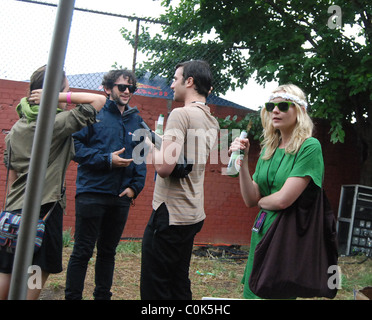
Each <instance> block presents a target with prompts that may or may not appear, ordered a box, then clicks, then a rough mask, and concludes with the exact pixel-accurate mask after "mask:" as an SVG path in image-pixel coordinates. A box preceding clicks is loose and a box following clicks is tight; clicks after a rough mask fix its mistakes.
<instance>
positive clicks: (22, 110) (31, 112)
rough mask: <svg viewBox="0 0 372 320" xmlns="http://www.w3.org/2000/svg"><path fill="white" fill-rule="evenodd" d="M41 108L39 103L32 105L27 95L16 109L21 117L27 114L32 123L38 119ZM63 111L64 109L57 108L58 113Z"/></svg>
mask: <svg viewBox="0 0 372 320" xmlns="http://www.w3.org/2000/svg"><path fill="white" fill-rule="evenodd" d="M39 108H40V106H39V105H38V104H34V105H30V104H29V103H28V101H27V98H26V97H25V98H22V99H21V102H20V103H19V105H18V106H17V108H16V110H17V113H18V116H19V117H20V118H22V116H25V117H26V119H27V121H28V122H29V123H30V122H32V121H36V119H37V115H38V114H39ZM62 111H63V110H62V109H60V108H57V113H59V112H62Z"/></svg>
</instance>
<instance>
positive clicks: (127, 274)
mask: <svg viewBox="0 0 372 320" xmlns="http://www.w3.org/2000/svg"><path fill="white" fill-rule="evenodd" d="M64 237H65V238H66V239H68V236H67V235H65V236H64ZM228 249H229V248H228ZM233 249H234V252H235V253H236V255H235V256H233V255H230V254H229V251H225V250H222V249H220V248H215V247H213V246H210V247H195V248H194V254H193V255H192V258H191V264H190V274H189V276H190V280H191V286H192V287H191V289H192V292H193V299H194V300H201V299H202V298H203V297H224V298H230V299H241V298H242V293H243V286H242V284H241V283H240V281H241V278H242V276H243V273H244V268H245V264H246V256H247V248H246V247H241V248H239V247H234V248H233ZM71 251H72V242H71V238H70V240H69V241H67V240H66V246H65V248H64V251H63V266H64V271H63V272H62V273H60V274H55V275H51V276H50V277H49V279H48V281H47V283H46V286H45V288H44V290H43V293H42V296H41V299H44V300H63V299H64V287H65V277H66V274H65V271H66V267H67V263H68V259H69V256H70V254H71ZM94 261H95V255H94V256H93V258H92V260H91V262H90V263H89V264H88V271H87V276H86V280H85V289H84V293H83V296H84V299H86V300H92V299H93V297H92V292H93V290H94ZM339 267H340V269H341V274H342V283H341V289H339V291H338V294H337V296H336V298H335V300H353V299H354V290H360V289H362V288H364V287H366V286H372V259H366V257H365V256H353V257H351V256H348V257H340V258H339ZM140 268H141V242H140V241H123V242H121V243H120V244H119V246H118V248H117V254H116V264H115V275H114V280H113V286H112V293H113V296H112V299H113V300H139V299H140V293H139V283H140V272H141V270H140Z"/></svg>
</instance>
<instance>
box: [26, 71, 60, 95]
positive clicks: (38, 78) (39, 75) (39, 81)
mask: <svg viewBox="0 0 372 320" xmlns="http://www.w3.org/2000/svg"><path fill="white" fill-rule="evenodd" d="M46 68H47V65H43V66H42V67H40V68H38V69H37V70H35V71H34V73H33V74H32V76H31V78H30V93H31V91H33V90H37V89H42V88H43V85H44V78H45V72H46ZM65 86H66V73H65V72H64V71H62V79H61V87H60V91H61V92H62V91H63V90H64V89H65Z"/></svg>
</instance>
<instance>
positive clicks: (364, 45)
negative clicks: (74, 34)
mask: <svg viewBox="0 0 372 320" xmlns="http://www.w3.org/2000/svg"><path fill="white" fill-rule="evenodd" d="M162 5H163V6H165V7H167V12H166V14H165V15H163V16H162V17H161V19H162V20H163V21H166V22H167V24H166V25H164V26H163V35H159V34H157V35H155V36H153V37H152V36H150V33H149V29H146V28H143V30H142V31H143V32H142V34H141V36H140V37H139V42H138V47H139V48H140V50H142V51H143V52H146V53H147V54H148V58H149V59H148V61H147V62H146V63H144V65H143V68H145V69H146V70H150V71H151V72H153V73H154V74H162V75H164V76H167V77H168V78H169V79H170V78H171V77H172V76H173V72H174V70H173V67H174V65H175V64H176V63H177V62H179V61H181V60H188V59H205V60H207V61H209V63H210V64H211V65H212V66H213V69H214V70H215V74H214V78H215V83H217V85H216V86H215V92H216V93H225V92H226V91H227V89H229V88H232V89H234V88H236V87H243V86H244V85H246V84H247V82H248V79H250V78H251V77H253V76H254V77H255V79H256V81H257V82H258V83H260V84H263V85H264V84H265V83H266V82H270V81H272V80H276V81H278V82H279V83H289V82H291V83H295V84H298V85H299V86H300V87H301V88H303V89H304V90H305V92H306V93H307V94H308V100H309V104H310V107H309V112H310V113H311V115H312V116H313V117H317V118H324V119H328V120H329V122H330V125H331V131H330V139H331V141H332V142H333V143H336V142H343V141H344V135H345V132H344V130H343V128H344V125H345V123H353V126H354V127H355V131H356V133H357V135H358V139H359V141H360V146H361V149H362V150H361V155H362V159H361V160H362V163H363V165H362V177H361V180H360V183H362V184H365V185H370V186H372V121H371V117H372V57H371V53H372V50H371V49H372V47H371V39H372V2H371V1H370V0H335V1H325V0H293V1H289V0H220V1H215V0H180V2H179V5H178V6H177V7H174V6H172V1H171V0H165V1H163V3H162ZM122 33H123V36H124V38H126V39H127V40H129V41H132V42H133V41H134V36H133V35H132V34H131V33H130V32H128V31H127V30H123V31H122ZM164 35H165V36H164ZM206 39H208V40H206Z"/></svg>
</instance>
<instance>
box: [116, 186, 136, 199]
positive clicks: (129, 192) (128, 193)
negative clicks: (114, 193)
mask: <svg viewBox="0 0 372 320" xmlns="http://www.w3.org/2000/svg"><path fill="white" fill-rule="evenodd" d="M123 196H127V197H128V198H133V197H134V191H133V189H132V188H129V187H128V188H126V189H125V190H124V191H123V192H122V193H120V194H119V197H123Z"/></svg>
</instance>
